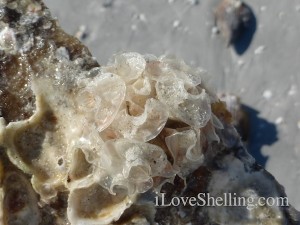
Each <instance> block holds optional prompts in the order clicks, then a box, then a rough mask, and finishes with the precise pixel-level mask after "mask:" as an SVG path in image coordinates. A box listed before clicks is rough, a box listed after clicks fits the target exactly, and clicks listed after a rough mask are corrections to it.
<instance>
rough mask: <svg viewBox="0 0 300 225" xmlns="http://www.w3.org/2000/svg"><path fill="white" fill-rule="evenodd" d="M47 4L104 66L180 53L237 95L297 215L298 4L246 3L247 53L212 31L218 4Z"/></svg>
mask: <svg viewBox="0 0 300 225" xmlns="http://www.w3.org/2000/svg"><path fill="white" fill-rule="evenodd" d="M45 2H46V4H47V6H48V7H49V8H50V10H51V12H52V15H53V16H54V17H57V19H58V20H59V22H60V25H61V26H62V27H63V29H64V30H65V31H66V32H67V33H69V34H72V35H76V36H77V37H78V38H80V39H81V40H82V41H83V43H84V44H85V45H87V46H88V47H89V49H90V51H91V52H92V54H93V55H94V56H95V57H96V58H97V59H98V61H99V62H100V64H106V63H107V61H108V59H109V58H110V57H111V56H112V55H113V54H114V53H117V52H120V51H136V52H139V53H152V54H155V55H162V54H166V53H167V54H175V55H177V56H178V57H180V58H183V59H184V60H185V61H186V62H187V63H188V64H191V65H193V66H197V67H198V66H200V67H202V68H204V69H206V70H207V71H208V72H209V73H210V74H211V75H212V80H211V84H212V86H214V87H215V90H216V91H217V92H219V93H220V92H229V93H233V94H236V95H238V96H240V97H241V99H242V102H243V103H244V104H245V105H246V107H245V108H246V111H247V112H248V114H249V118H250V122H251V129H250V139H249V151H250V153H251V154H252V155H253V156H254V157H255V158H256V159H257V160H258V162H259V163H260V164H262V165H263V166H264V167H265V168H266V169H267V170H268V171H269V172H271V173H272V174H273V175H274V176H275V178H276V179H277V180H278V181H279V182H280V183H281V184H282V185H284V187H285V189H286V193H287V195H288V197H289V201H290V203H291V204H293V205H294V206H295V207H296V208H297V209H298V210H300V195H299V194H298V190H299V189H300V163H299V159H300V100H299V97H300V93H299V84H300V83H299V82H300V63H299V62H300V38H299V34H300V22H299V21H300V1H299V0H285V1H276V2H274V0H251V1H250V0H248V1H247V2H246V3H247V4H248V6H249V7H250V8H251V9H252V11H253V13H254V15H255V20H256V21H255V23H256V24H254V25H253V26H255V28H256V31H255V33H254V36H253V38H252V40H251V41H249V42H248V43H246V44H245V45H247V47H245V46H244V47H245V48H244V49H242V50H240V49H239V48H237V47H236V46H232V47H227V45H226V43H225V41H224V39H222V38H221V37H220V36H219V35H216V34H215V33H214V32H212V30H213V26H214V19H213V9H214V7H215V5H216V4H217V3H218V0H198V1H197V0H151V1H149V0H87V1H82V0H63V1H62V0H45ZM248 45H249V46H248Z"/></svg>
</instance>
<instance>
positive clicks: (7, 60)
mask: <svg viewBox="0 0 300 225" xmlns="http://www.w3.org/2000/svg"><path fill="white" fill-rule="evenodd" d="M0 12H1V13H0V15H1V16H0V18H1V22H0V112H1V115H0V116H1V117H0V150H1V152H0V153H1V154H0V166H1V167H0V175H1V176H0V177H1V194H0V197H1V202H2V204H0V205H1V213H0V215H1V217H0V220H2V221H1V222H2V223H3V224H26V223H30V224H75V225H77V224H78V225H79V224H85V225H86V224H155V223H157V224H249V225H250V224H299V220H300V216H299V213H298V212H297V211H295V210H294V209H293V207H291V206H286V207H278V206H267V205H265V206H259V207H256V208H253V209H252V208H251V209H249V207H247V206H249V205H246V206H241V207H222V206H219V207H211V206H191V205H184V204H180V205H179V206H176V207H175V206H170V207H155V203H156V201H161V200H162V198H163V197H166V201H168V202H169V201H171V199H172V197H173V198H174V197H177V198H178V197H183V198H184V197H189V198H192V197H197V196H198V194H199V193H209V194H211V196H214V197H218V196H222V195H223V194H224V193H235V194H236V195H237V196H241V197H242V196H244V197H252V198H253V199H254V200H255V201H257V199H258V197H266V198H267V197H274V198H275V197H285V194H284V190H283V188H282V186H280V185H279V184H278V183H277V182H276V180H275V179H274V178H273V177H272V176H271V175H270V174H269V173H268V172H266V171H265V170H263V169H262V168H261V167H260V166H259V165H257V164H256V163H255V160H254V159H253V158H252V157H251V156H250V155H249V154H248V153H247V151H246V149H245V148H244V146H243V145H242V142H241V140H240V137H239V135H238V134H237V132H236V130H235V129H234V127H233V125H232V121H231V120H232V119H231V115H230V113H229V112H228V111H227V109H226V107H225V105H224V104H223V103H222V102H220V101H219V100H218V98H217V97H216V96H215V94H214V93H212V92H211V91H210V89H209V88H208V87H206V83H205V77H207V74H206V73H205V72H204V71H203V70H201V69H192V68H190V67H189V66H188V65H186V64H185V63H184V62H183V61H181V60H178V59H176V58H172V57H165V56H163V57H159V58H157V57H155V56H152V55H146V56H142V55H139V54H137V53H124V54H120V55H116V56H114V58H113V59H112V60H111V62H110V63H109V64H108V65H107V66H103V67H100V66H99V64H98V63H97V62H96V61H95V60H94V59H93V57H92V56H91V55H90V53H89V51H88V49H87V48H86V47H84V46H82V45H81V44H80V42H79V41H78V40H77V39H75V38H73V37H71V36H69V35H67V34H65V33H64V32H63V31H62V30H61V29H60V28H59V27H58V25H57V23H56V21H55V20H53V19H52V18H51V16H50V13H49V11H48V10H47V8H46V7H45V6H44V4H43V3H42V2H40V1H30V0H28V1H27V0H26V1H22V0H17V1H9V0H7V1H6V0H2V1H0ZM255 203H257V202H255ZM28 218H30V220H29V219H28Z"/></svg>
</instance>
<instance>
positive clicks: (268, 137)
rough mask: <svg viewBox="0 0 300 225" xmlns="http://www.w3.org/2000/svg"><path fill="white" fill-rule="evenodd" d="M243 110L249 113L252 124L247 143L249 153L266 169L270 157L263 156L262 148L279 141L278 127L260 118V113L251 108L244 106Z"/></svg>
mask: <svg viewBox="0 0 300 225" xmlns="http://www.w3.org/2000/svg"><path fill="white" fill-rule="evenodd" d="M242 109H243V110H244V111H245V112H246V113H247V115H248V118H249V124H250V127H249V135H248V141H247V142H248V146H247V147H248V150H249V153H250V154H251V155H252V156H253V157H254V158H255V159H256V161H257V163H258V164H260V165H261V166H263V167H264V168H265V166H266V162H267V160H268V158H269V157H268V156H265V155H263V154H262V152H261V151H262V147H263V146H264V145H272V144H274V143H275V142H276V141H277V140H278V138H277V128H276V125H275V124H273V123H270V122H269V121H267V120H265V119H264V118H261V117H259V111H257V110H255V109H253V108H251V107H249V106H246V105H242Z"/></svg>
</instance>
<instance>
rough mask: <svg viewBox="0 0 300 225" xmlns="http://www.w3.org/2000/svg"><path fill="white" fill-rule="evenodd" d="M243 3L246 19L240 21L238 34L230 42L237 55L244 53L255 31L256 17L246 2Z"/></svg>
mask: <svg viewBox="0 0 300 225" xmlns="http://www.w3.org/2000/svg"><path fill="white" fill-rule="evenodd" d="M243 4H244V8H245V9H244V11H245V13H246V14H247V18H248V19H247V21H244V22H242V24H241V26H240V27H239V29H240V30H239V36H238V38H237V39H236V40H235V41H234V42H233V43H232V45H233V48H234V50H235V52H236V53H237V54H238V55H242V54H244V52H245V51H246V50H247V49H248V47H249V46H250V44H251V42H252V39H253V36H254V34H255V31H256V25H257V21H256V17H255V15H254V13H253V10H252V9H251V7H250V6H249V5H247V4H246V3H243Z"/></svg>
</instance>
